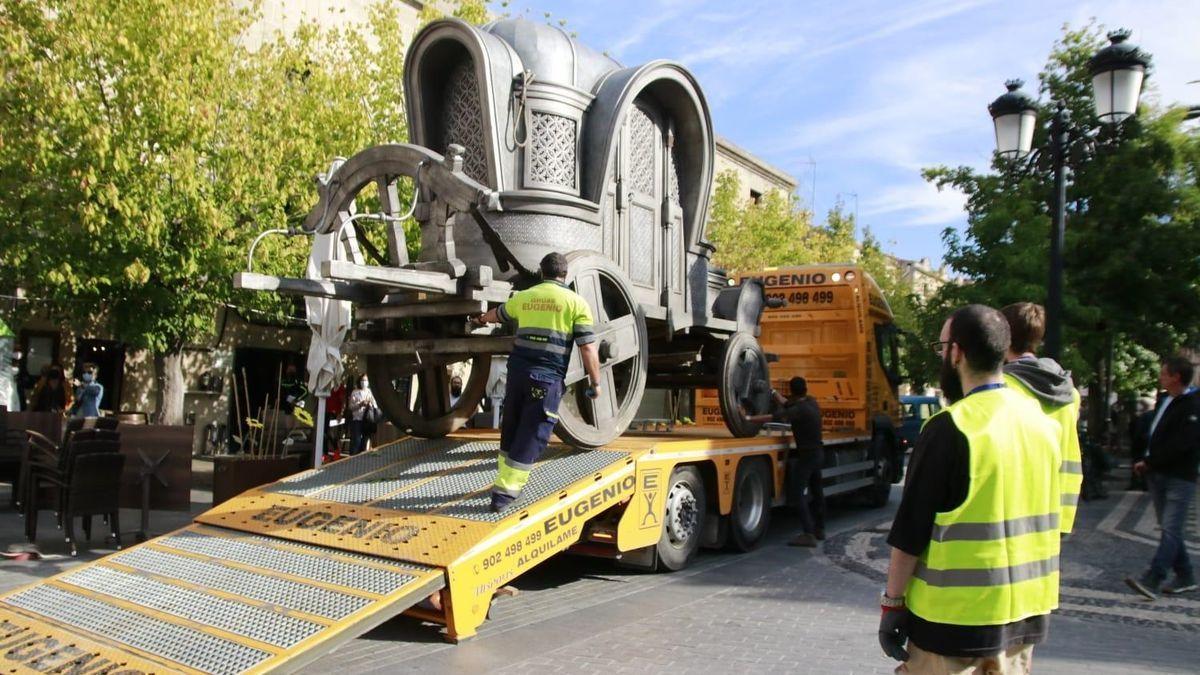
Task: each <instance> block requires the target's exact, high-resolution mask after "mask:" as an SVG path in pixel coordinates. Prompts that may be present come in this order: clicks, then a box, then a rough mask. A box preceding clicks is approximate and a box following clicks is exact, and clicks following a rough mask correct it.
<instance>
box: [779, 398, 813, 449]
mask: <svg viewBox="0 0 1200 675" xmlns="http://www.w3.org/2000/svg"><path fill="white" fill-rule="evenodd" d="M774 421H776V422H786V423H788V424H790V425H792V437H793V438H795V439H796V449H797V450H819V449H820V448H821V407H820V406H818V405H817V400H816V399H814V398H811V397H808V396H805V397H804V398H798V399H793V400H791V401H788V402H787V404H786V405H784V406H783V407H782V408H780V409H779V410H778V411H776V412H775V415H774Z"/></svg>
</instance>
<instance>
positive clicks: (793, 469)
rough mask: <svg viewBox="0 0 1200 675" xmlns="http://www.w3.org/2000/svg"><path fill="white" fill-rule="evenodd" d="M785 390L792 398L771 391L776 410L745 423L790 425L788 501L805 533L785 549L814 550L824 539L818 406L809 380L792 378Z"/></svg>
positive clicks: (790, 542)
mask: <svg viewBox="0 0 1200 675" xmlns="http://www.w3.org/2000/svg"><path fill="white" fill-rule="evenodd" d="M788 388H789V389H790V390H791V398H787V399H785V398H784V397H783V396H781V395H780V394H779V392H777V391H775V390H771V396H772V397H773V398H774V400H775V404H776V406H778V410H776V411H775V412H774V413H772V414H767V415H754V416H746V420H747V421H749V422H752V423H754V424H765V423H766V422H781V423H786V424H790V425H791V427H792V439H793V440H794V441H795V443H796V448H795V450H794V451H793V453H794V454H793V456H792V457H790V458H789V465H788V472H787V479H788V502H789V503H791V504H793V505H794V506H795V508H796V510H797V511H798V512H799V514H800V524H801V527H803V528H804V531H803V532H801V533H800V534H798V535H796V537H795V538H793V539H792V540H791V541H789V542H788V546H806V547H814V546H816V545H817V541H818V540H821V539H824V538H825V488H824V485H822V482H821V481H822V478H821V467H823V466H825V445H824V441H823V440H822V439H821V407H820V406H819V405H818V404H817V400H816V399H815V398H813V397H811V396H809V395H808V381H807V380H805V379H804V378H803V377H793V378H792V379H791V381H790V382H789V383H788ZM743 415H745V413H744V412H743ZM805 490H807V491H808V495H807V497H806V496H805ZM810 502H811V503H810Z"/></svg>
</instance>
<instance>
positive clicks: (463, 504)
mask: <svg viewBox="0 0 1200 675" xmlns="http://www.w3.org/2000/svg"><path fill="white" fill-rule="evenodd" d="M628 457H629V453H627V452H617V451H614V450H588V451H585V452H572V453H571V454H568V455H565V456H562V457H555V458H553V459H550V460H547V461H546V462H543V463H541V464H539V465H537V466H535V467H534V468H533V472H532V473H530V475H529V483H528V484H527V485H526V486H525V490H524V491H522V492H521V497H520V498H519V499H517V501H516V502H514V503H513V505H512V506H511V507H509V508H508V509H507V510H505V511H504V512H502V513H492V512H491V509H490V508H489V506H490V503H491V496H490V495H488V494H483V495H475V496H472V497H470V498H468V499H464V500H462V501H460V502H458V503H455V504H452V505H451V506H450V507H449V508H447V509H445V510H443V511H440V512H439V514H440V515H445V516H453V517H455V518H466V519H468V520H480V521H484V522H489V523H495V522H499V521H500V520H501V519H503V518H505V517H507V516H509V515H512V513H513V512H514V511H517V510H520V509H523V508H525V507H526V506H529V505H530V504H533V503H534V502H536V501H538V500H539V499H543V498H545V497H549V496H550V495H552V494H554V493H556V492H558V491H559V490H562V489H563V488H565V487H567V486H568V485H570V484H571V483H574V482H575V481H577V480H579V479H580V478H584V477H585V476H589V475H591V474H594V473H596V472H597V471H600V470H601V469H603V468H604V467H606V466H609V465H611V464H613V463H614V462H619V461H623V460H625V459H626V458H628ZM494 472H495V467H492V473H490V474H489V476H491V475H494ZM488 482H489V483H490V482H491V481H490V480H489V481H488Z"/></svg>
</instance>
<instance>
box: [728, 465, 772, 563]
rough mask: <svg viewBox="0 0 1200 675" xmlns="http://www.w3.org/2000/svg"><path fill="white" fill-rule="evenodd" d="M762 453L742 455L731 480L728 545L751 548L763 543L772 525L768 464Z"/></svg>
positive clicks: (736, 549) (742, 548)
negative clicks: (760, 454) (734, 475)
mask: <svg viewBox="0 0 1200 675" xmlns="http://www.w3.org/2000/svg"><path fill="white" fill-rule="evenodd" d="M767 462H768V460H765V459H763V458H762V457H753V458H750V459H744V460H742V461H741V463H740V464H738V470H737V477H736V478H734V481H733V510H732V511H730V513H729V545H730V547H731V548H732V549H734V550H735V551H750V550H753V549H755V548H757V547H758V545H759V544H760V543H762V540H763V537H765V536H766V534H767V528H768V527H769V526H770V525H771V484H772V482H773V481H772V480H771V467H770V465H769V464H768V463H767Z"/></svg>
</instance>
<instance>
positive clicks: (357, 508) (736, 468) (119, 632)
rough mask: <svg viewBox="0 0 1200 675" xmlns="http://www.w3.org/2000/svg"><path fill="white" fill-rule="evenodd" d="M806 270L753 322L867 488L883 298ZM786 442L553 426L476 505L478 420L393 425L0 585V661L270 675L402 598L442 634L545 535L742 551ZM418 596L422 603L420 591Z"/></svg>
mask: <svg viewBox="0 0 1200 675" xmlns="http://www.w3.org/2000/svg"><path fill="white" fill-rule="evenodd" d="M805 270H806V271H775V270H769V271H767V272H765V273H764V274H763V275H762V276H763V278H764V283H765V284H766V285H767V289H768V293H770V294H772V295H773V296H774V297H780V296H782V297H783V299H784V301H785V303H786V304H785V305H784V306H782V307H779V308H777V309H773V310H769V311H768V312H767V314H766V316H765V317H764V319H763V323H762V326H763V328H762V333H763V343H764V344H765V345H767V349H768V351H771V352H774V353H776V354H777V355H778V362H777V363H776V364H775V365H774V366H773V367H772V378H773V384H774V386H775V387H776V388H777V389H782V388H784V387H785V386H786V383H787V379H788V378H790V377H791V376H792V375H793V374H803V375H804V376H806V377H807V378H808V381H809V387H810V390H811V391H812V392H813V393H814V394H815V395H816V396H817V397H818V399H819V400H820V401H821V405H822V408H823V410H824V415H825V422H826V438H827V444H829V445H830V447H831V448H834V449H835V451H834V452H830V453H827V454H828V455H830V456H831V458H832V459H831V460H830V465H829V466H827V467H826V468H825V470H824V476H825V478H826V481H827V483H829V485H830V487H829V488H827V489H828V490H829V491H830V492H834V493H836V492H839V491H840V492H849V491H854V490H861V489H866V490H868V491H869V493H870V494H872V495H874V497H875V499H876V500H880V499H883V500H886V495H887V488H888V487H889V486H890V484H891V482H892V481H893V480H895V479H897V478H898V475H897V474H898V471H899V465H898V463H895V458H894V457H893V456H892V455H890V454H889V453H886V452H884V450H885V449H886V448H887V443H888V442H890V441H888V439H887V438H885V437H884V436H883V433H884V432H885V431H886V430H887V429H888V428H889V427H888V424H889V422H888V420H890V419H892V418H894V416H895V413H896V411H897V403H896V400H895V396H894V386H895V385H894V382H893V378H892V376H891V375H889V374H888V372H887V371H886V368H887V367H888V366H887V365H886V364H887V363H889V361H888V359H889V358H891V359H892V361H891V362H893V363H894V352H893V351H891V349H892V348H891V347H890V346H889V345H892V344H894V336H893V337H891V338H889V332H890V331H891V330H894V329H889V328H888V326H890V317H891V314H890V312H889V311H887V305H886V302H884V301H883V298H882V296H881V295H880V294H879V293H878V288H877V287H875V285H874V283H873V282H870V281H869V280H868V279H866V278H865V275H863V274H862V273H861V272H860V271H858V270H856V269H855V268H852V267H847V266H837V267H828V268H826V267H821V268H819V269H818V268H805ZM835 275H837V276H836V277H835ZM889 340H891V341H890V342H889ZM791 445H792V443H791V437H790V434H788V433H786V432H785V431H782V430H779V431H769V432H767V433H766V434H764V435H760V436H758V437H755V438H732V437H730V436H729V433H728V432H727V431H725V430H724V429H723V428H703V427H702V428H693V429H684V430H676V431H674V432H672V433H667V434H643V435H638V434H626V435H625V436H622V437H621V438H619V439H618V440H617V441H616V442H614V443H611V444H609V445H607V446H605V447H604V448H601V449H595V450H583V449H577V448H573V447H570V446H566V445H551V446H550V448H548V450H547V452H546V453H545V455H544V456H543V457H542V459H541V461H539V462H538V464H537V465H536V467H535V468H534V470H533V473H532V476H531V479H530V483H529V485H528V486H527V487H526V489H525V492H524V493H523V494H522V496H521V498H520V499H519V500H518V501H517V502H516V503H514V505H513V506H512V507H510V509H509V510H507V511H505V512H504V513H502V514H493V513H491V511H490V510H489V508H488V505H489V490H490V487H491V483H492V480H493V477H494V473H495V470H496V454H497V450H498V448H499V439H498V437H497V434H496V433H495V432H494V431H473V432H466V431H464V432H459V433H456V434H453V435H451V436H449V437H446V438H440V439H421V438H412V437H407V438H402V439H400V440H398V441H395V442H393V443H390V444H388V445H385V446H383V447H380V448H378V449H375V450H372V451H371V452H368V453H364V454H361V455H358V456H355V457H351V458H348V459H345V460H342V461H339V462H335V463H333V464H330V465H327V466H324V467H321V468H319V469H315V470H311V471H307V472H304V473H300V474H297V475H295V476H292V477H289V478H286V479H284V480H281V481H279V482H276V483H272V484H270V485H266V486H263V487H260V488H257V489H254V490H251V491H249V492H246V493H243V494H242V495H239V496H238V497H235V498H233V499H231V500H229V501H226V502H224V503H222V504H220V505H219V506H217V507H215V508H213V509H211V510H209V511H207V512H205V513H203V514H201V515H199V516H198V517H197V518H196V519H195V522H194V523H192V524H191V525H189V526H187V527H185V528H183V529H180V530H177V531H175V532H172V533H169V534H167V535H164V536H161V537H158V538H155V539H152V540H150V541H148V542H146V543H144V544H140V545H137V546H134V547H132V548H129V549H126V550H123V551H119V552H117V553H114V554H112V555H110V556H108V557H106V558H103V559H101V560H98V561H96V562H93V563H90V564H86V565H81V566H79V567H76V568H73V569H71V570H68V571H66V572H63V573H61V574H58V575H57V576H54V577H51V578H49V579H46V580H44V581H41V582H38V583H35V584H33V585H30V586H26V587H24V588H20V589H17V590H15V591H12V592H9V593H6V594H5V595H3V596H0V653H3V654H4V657H5V663H6V664H7V666H6V667H7V668H8V669H9V671H10V672H31V673H32V672H71V673H82V674H87V675H99V674H100V673H106V674H109V675H115V673H150V672H155V673H166V672H178V673H198V672H212V673H262V672H288V671H294V670H297V669H299V668H301V667H303V666H304V665H305V664H307V663H310V662H311V661H313V660H315V659H316V658H318V657H320V656H322V655H324V654H327V653H328V652H329V651H331V650H332V649H334V648H336V647H337V646H338V645H339V644H341V643H343V642H345V641H348V640H350V639H352V638H354V637H355V636H357V635H360V634H362V633H364V632H366V631H368V630H370V629H371V628H373V627H375V626H377V625H379V624H380V623H383V622H384V621H386V620H388V619H389V618H392V617H394V616H396V615H399V614H407V615H410V616H414V617H417V618H419V619H421V620H424V621H427V622H429V623H430V624H432V625H434V626H441V627H443V628H442V630H443V634H444V636H445V638H446V639H447V640H450V641H453V642H457V641H459V640H463V639H466V638H470V637H471V636H473V635H475V633H476V631H477V630H478V628H479V626H480V625H481V624H482V623H483V622H484V620H485V619H486V617H487V613H488V609H489V607H490V606H491V602H492V599H493V596H494V594H495V592H496V591H497V590H498V589H499V588H501V587H502V586H504V585H505V584H507V583H508V582H509V581H511V580H513V579H515V578H516V577H517V576H519V575H521V574H523V573H525V572H527V571H528V570H530V569H532V568H534V567H536V566H537V565H538V564H540V563H541V562H543V561H545V560H547V559H549V558H550V557H551V556H553V555H555V554H557V553H561V552H564V551H572V552H574V553H578V554H585V555H592V556H602V557H608V558H614V559H619V560H620V561H621V562H622V563H624V564H628V565H632V566H636V567H641V568H645V569H661V570H678V569H681V568H683V567H685V566H686V565H687V564H688V563H689V562H690V561H691V560H692V558H693V557H694V556H695V554H696V552H697V550H698V549H699V548H700V547H701V546H722V545H725V546H729V547H732V548H735V549H741V550H749V549H751V548H753V547H754V546H756V545H757V544H758V543H759V542H760V541H761V539H762V537H763V536H764V535H765V533H766V531H767V526H768V524H769V522H770V515H771V508H772V507H773V506H779V505H782V504H783V503H784V502H785V495H786V490H785V485H786V477H787V466H788V463H789V462H788V459H789V451H790V449H791ZM434 594H439V595H440V600H441V602H440V603H439V604H440V605H441V609H440V610H433V609H430V608H428V607H424V608H423V607H421V606H419V605H418V603H420V602H421V601H422V600H423V599H425V598H427V597H429V596H431V595H434Z"/></svg>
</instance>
